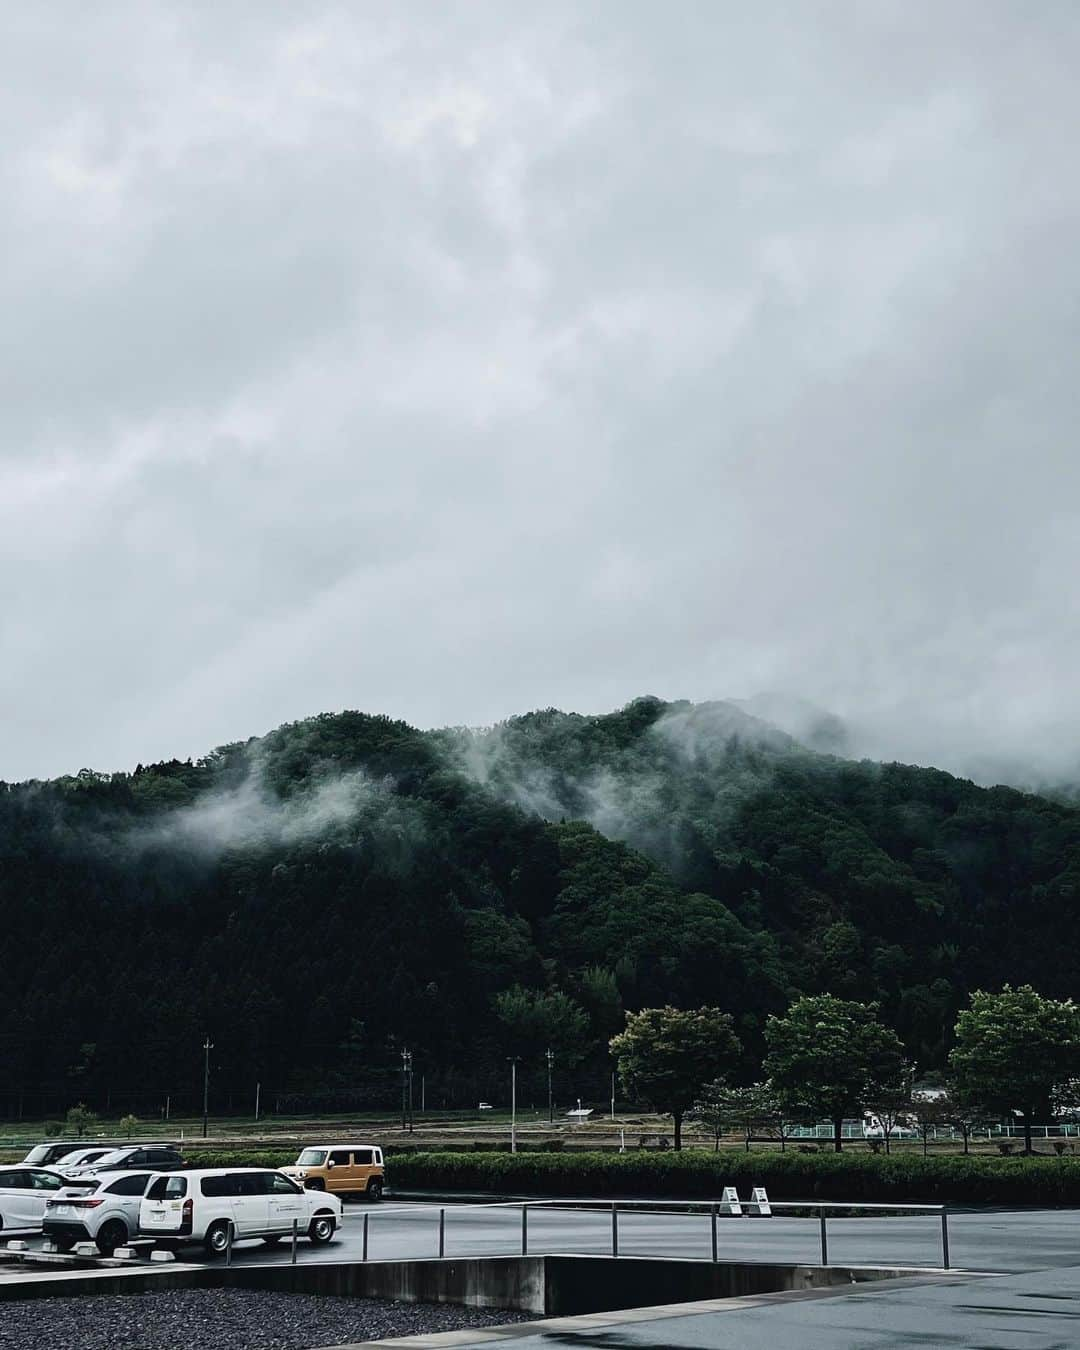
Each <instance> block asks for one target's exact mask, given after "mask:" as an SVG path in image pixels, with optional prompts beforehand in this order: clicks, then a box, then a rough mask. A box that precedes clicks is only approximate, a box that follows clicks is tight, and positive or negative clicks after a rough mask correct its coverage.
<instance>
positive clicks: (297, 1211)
mask: <svg viewBox="0 0 1080 1350" xmlns="http://www.w3.org/2000/svg"><path fill="white" fill-rule="evenodd" d="M263 1183H264V1185H265V1187H266V1192H267V1200H268V1218H267V1226H268V1227H269V1229H270V1231H271V1232H272V1233H291V1232H292V1226H293V1221H294V1220H295V1221H296V1223H297V1224H298V1225H299V1230H300V1232H304V1231H306V1229H307V1200H306V1198H305V1196H304V1192H303V1191H302V1190H301V1189H300V1187H299V1186H297V1185H296V1183H295V1182H293V1181H290V1180H289V1178H288V1177H285V1176H282V1174H281V1173H280V1172H264V1173H263Z"/></svg>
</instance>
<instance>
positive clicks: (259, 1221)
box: [229, 1172, 270, 1237]
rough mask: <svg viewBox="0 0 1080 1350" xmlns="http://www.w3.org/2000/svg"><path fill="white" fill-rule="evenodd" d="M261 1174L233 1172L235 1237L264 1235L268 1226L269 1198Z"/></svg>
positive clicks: (231, 1178)
mask: <svg viewBox="0 0 1080 1350" xmlns="http://www.w3.org/2000/svg"><path fill="white" fill-rule="evenodd" d="M264 1175H265V1174H264V1173H262V1172H233V1173H232V1175H231V1176H230V1178H229V1180H230V1181H231V1182H232V1183H233V1186H234V1190H233V1202H232V1203H233V1224H234V1226H235V1232H236V1236H237V1237H249V1236H251V1235H252V1234H256V1233H265V1232H266V1230H267V1227H268V1225H269V1213H270V1198H269V1196H268V1195H267V1193H266V1185H265V1182H264V1181H263V1177H264Z"/></svg>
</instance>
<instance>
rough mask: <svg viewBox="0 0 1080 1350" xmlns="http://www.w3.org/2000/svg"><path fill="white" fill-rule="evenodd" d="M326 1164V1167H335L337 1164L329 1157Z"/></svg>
mask: <svg viewBox="0 0 1080 1350" xmlns="http://www.w3.org/2000/svg"><path fill="white" fill-rule="evenodd" d="M326 1166H327V1167H328V1168H330V1167H336V1166H337V1163H336V1162H334V1160H333V1158H331V1159H330V1161H329V1162H328V1163H327V1164H326Z"/></svg>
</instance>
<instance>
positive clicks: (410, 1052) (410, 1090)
mask: <svg viewBox="0 0 1080 1350" xmlns="http://www.w3.org/2000/svg"><path fill="white" fill-rule="evenodd" d="M412 1089H413V1068H412V1051H411V1050H410V1051H409V1133H410V1134H412V1132H413V1110H412V1103H413V1096H412Z"/></svg>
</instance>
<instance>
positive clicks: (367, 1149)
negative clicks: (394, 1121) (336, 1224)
mask: <svg viewBox="0 0 1080 1350" xmlns="http://www.w3.org/2000/svg"><path fill="white" fill-rule="evenodd" d="M281 1170H282V1171H283V1172H284V1173H285V1175H286V1176H289V1177H292V1178H293V1180H294V1181H298V1182H299V1183H300V1185H301V1186H304V1187H305V1188H306V1189H307V1190H309V1191H329V1192H331V1194H333V1195H340V1196H342V1197H345V1196H347V1195H356V1196H360V1195H363V1196H366V1197H367V1199H368V1200H371V1201H373V1202H374V1201H378V1200H381V1199H382V1194H383V1188H384V1187H385V1185H386V1180H385V1173H384V1171H383V1156H382V1149H381V1148H375V1147H373V1146H372V1145H371V1144H318V1145H313V1146H312V1147H311V1148H305V1149H304V1150H303V1152H302V1153H301V1154H300V1156H299V1158H297V1160H296V1162H295V1163H294V1164H293V1165H292V1167H283V1168H282V1169H281Z"/></svg>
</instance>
